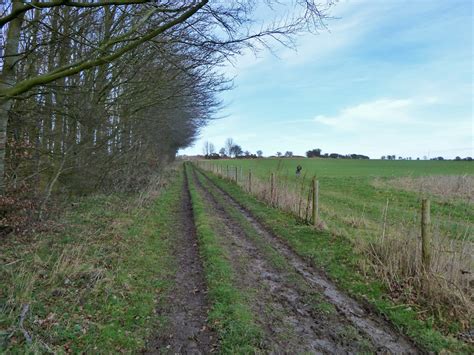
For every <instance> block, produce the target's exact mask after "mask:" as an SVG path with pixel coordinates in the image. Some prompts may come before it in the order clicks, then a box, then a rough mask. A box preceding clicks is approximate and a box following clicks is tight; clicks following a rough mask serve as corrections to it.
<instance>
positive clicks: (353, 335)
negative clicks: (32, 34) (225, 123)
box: [155, 170, 418, 354]
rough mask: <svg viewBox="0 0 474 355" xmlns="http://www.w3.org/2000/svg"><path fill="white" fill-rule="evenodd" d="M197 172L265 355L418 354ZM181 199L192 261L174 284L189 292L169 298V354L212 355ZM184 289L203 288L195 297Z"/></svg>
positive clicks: (186, 256)
mask: <svg viewBox="0 0 474 355" xmlns="http://www.w3.org/2000/svg"><path fill="white" fill-rule="evenodd" d="M198 174H200V173H199V172H197V171H196V170H193V173H192V174H190V176H189V177H188V178H189V180H192V181H193V182H194V184H195V186H196V187H197V190H198V192H199V194H200V195H201V196H202V197H203V198H204V200H205V201H206V204H207V206H208V208H209V210H208V213H210V214H212V215H213V216H214V220H213V222H214V225H213V228H214V231H215V232H216V234H217V235H218V236H219V243H220V244H221V247H222V248H223V249H224V250H225V251H226V254H227V255H229V262H230V263H231V264H232V267H233V269H234V270H235V273H236V275H238V278H237V281H236V282H237V284H238V285H237V286H238V287H239V288H240V289H242V290H243V292H244V293H245V294H246V295H247V297H248V304H249V305H251V308H252V311H253V313H254V314H255V317H256V319H257V322H258V324H259V325H260V327H261V328H262V329H263V331H264V333H265V334H264V341H263V344H262V345H261V347H262V351H263V352H265V353H308V352H309V353H338V354H342V353H360V352H382V353H387V352H389V353H417V352H418V350H417V349H416V348H415V347H414V346H413V345H412V344H411V342H410V341H408V340H407V339H406V338H404V337H403V336H401V335H400V334H398V333H397V332H396V331H395V330H394V329H393V328H392V327H391V326H390V325H389V324H388V323H387V322H385V321H384V320H382V319H380V318H378V317H376V316H375V315H373V314H371V313H370V312H368V311H367V310H366V309H365V308H364V307H361V306H360V305H359V304H358V303H357V302H356V301H354V300H353V299H351V298H349V297H348V296H346V295H344V294H343V293H341V292H339V291H338V290H337V288H336V287H335V286H334V285H333V284H332V283H331V282H330V281H329V280H327V279H326V278H325V277H324V276H323V275H322V274H321V273H319V272H318V271H317V270H316V269H314V268H312V267H311V266H310V265H308V264H307V263H306V262H305V261H303V260H302V259H301V258H300V257H299V256H298V255H296V254H295V253H294V252H293V251H292V250H291V249H290V248H289V247H288V246H286V245H285V244H284V243H283V242H282V241H281V240H280V239H279V238H277V237H276V236H274V235H272V234H271V233H270V232H269V231H267V230H266V229H265V228H264V227H263V226H262V225H261V224H260V223H259V222H258V221H257V220H256V219H255V218H254V217H253V216H252V215H251V214H250V213H249V212H248V211H246V210H245V209H244V208H242V207H241V206H240V205H238V204H237V203H236V202H235V201H234V200H233V199H232V197H231V196H229V195H228V194H227V193H226V192H224V191H222V190H221V189H219V188H218V187H217V186H216V185H214V184H213V183H212V181H210V180H209V179H207V178H204V180H203V181H204V183H201V182H200V181H199V179H198ZM201 179H203V177H202V176H201ZM183 194H184V195H185V196H184V198H183V201H184V202H183V209H184V210H185V212H183V213H184V214H183V223H184V230H183V231H182V232H183V233H184V234H186V235H188V236H187V237H186V238H181V242H180V247H179V248H178V249H184V251H181V252H180V253H178V255H177V256H178V260H182V261H183V262H184V261H186V260H192V261H191V262H184V263H181V265H183V268H182V270H180V272H179V273H178V275H177V280H176V281H177V283H182V284H184V285H185V286H184V288H183V287H182V286H180V287H178V292H176V294H175V299H174V300H170V302H174V304H175V305H176V309H175V311H173V312H170V313H169V314H166V315H167V316H168V317H169V318H170V319H171V320H172V322H174V323H175V325H174V327H172V328H171V329H170V331H171V332H170V335H171V337H170V335H168V336H167V337H165V339H170V341H169V345H168V346H170V347H168V349H169V350H170V351H171V352H173V353H176V352H178V353H190V352H191V353H207V352H210V351H211V350H213V349H214V345H215V344H213V341H212V339H215V338H214V337H213V336H212V333H210V332H209V331H208V330H207V328H206V327H204V326H205V312H204V311H202V310H203V309H207V308H206V307H207V303H206V298H205V291H204V290H205V284H204V282H203V277H202V268H201V267H200V266H198V264H199V259H198V256H197V245H196V241H195V233H194V228H193V225H192V223H193V222H192V221H193V219H192V214H190V208H189V207H188V204H189V192H188V190H186V191H184V192H183ZM186 211H187V212H186ZM236 214H237V215H238V218H236ZM185 219H187V221H184V220H185ZM189 221H191V222H189ZM189 223H191V225H189ZM180 254H181V255H180ZM186 285H187V286H188V287H192V288H195V289H197V290H199V292H198V295H197V296H196V297H192V296H191V297H190V294H189V293H187V292H186V290H185V289H186V288H187V287H186ZM198 309H201V311H199V310H198ZM189 322H190V323H191V326H189V324H188V323H189ZM182 329H184V330H185V331H182ZM199 329H204V330H205V331H204V332H201V331H200V330H199ZM173 332H174V334H173ZM190 335H191V336H190ZM190 339H191V340H190ZM165 343H166V341H163V337H162V338H161V341H157V342H155V349H156V348H161V349H163V345H165ZM165 348H166V346H165Z"/></svg>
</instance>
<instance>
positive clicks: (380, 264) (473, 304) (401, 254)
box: [357, 225, 474, 327]
mask: <svg viewBox="0 0 474 355" xmlns="http://www.w3.org/2000/svg"><path fill="white" fill-rule="evenodd" d="M432 231H433V239H432V243H431V253H432V258H431V265H430V269H429V270H425V268H424V267H423V266H422V262H421V241H420V236H419V233H420V232H419V230H418V228H417V227H416V226H413V225H412V226H403V225H399V226H397V228H396V229H395V228H394V229H391V230H390V231H388V232H386V233H385V234H383V233H380V236H379V237H378V238H376V239H375V240H372V241H369V240H367V239H360V240H359V241H358V245H357V247H358V248H360V250H361V251H362V252H363V253H364V254H365V255H367V256H368V257H369V258H368V259H367V264H368V266H369V267H370V268H372V269H373V271H374V272H375V273H376V274H377V275H379V277H381V278H382V279H383V281H384V283H385V284H386V285H387V286H388V288H389V289H390V291H391V295H392V297H393V298H394V299H399V301H401V302H403V303H408V304H424V305H426V306H428V307H429V308H430V309H431V310H432V311H434V312H436V313H438V314H441V313H446V312H444V311H445V310H449V311H448V312H447V313H448V314H449V315H451V316H453V317H455V318H456V319H459V320H461V322H462V323H463V324H465V326H466V327H467V325H466V324H468V323H469V321H470V320H471V319H472V317H473V316H474V277H473V276H474V275H473V273H472V270H473V255H474V248H473V244H472V243H471V242H469V241H468V240H467V239H468V231H466V234H465V235H464V236H463V237H462V238H460V239H451V238H446V237H444V236H443V234H442V233H441V231H440V228H439V226H436V225H435V226H433V228H432ZM441 308H444V310H443V309H441Z"/></svg>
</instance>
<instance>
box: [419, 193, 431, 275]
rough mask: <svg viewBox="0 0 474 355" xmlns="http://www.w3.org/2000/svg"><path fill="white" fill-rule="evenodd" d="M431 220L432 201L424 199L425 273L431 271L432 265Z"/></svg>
mask: <svg viewBox="0 0 474 355" xmlns="http://www.w3.org/2000/svg"><path fill="white" fill-rule="evenodd" d="M430 229H431V219H430V200H429V199H427V198H424V199H423V200H422V202H421V262H422V266H423V269H424V270H425V271H430V264H431V250H430V247H431V230H430Z"/></svg>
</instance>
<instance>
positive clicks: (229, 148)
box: [224, 138, 235, 157]
mask: <svg viewBox="0 0 474 355" xmlns="http://www.w3.org/2000/svg"><path fill="white" fill-rule="evenodd" d="M234 145H235V143H234V140H233V139H232V138H227V139H226V141H225V143H224V146H225V151H226V153H227V155H228V156H229V157H231V156H232V148H233V147H234Z"/></svg>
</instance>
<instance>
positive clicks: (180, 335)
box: [145, 177, 217, 354]
mask: <svg viewBox="0 0 474 355" xmlns="http://www.w3.org/2000/svg"><path fill="white" fill-rule="evenodd" d="M173 237H174V243H175V245H174V257H175V260H176V263H177V265H178V270H177V272H176V275H175V280H174V284H175V287H174V289H173V290H172V291H171V292H170V295H169V296H168V297H169V299H168V300H167V302H165V304H166V305H167V308H166V309H159V310H157V313H158V314H159V315H161V316H163V317H165V318H166V319H168V323H167V324H166V329H165V331H164V332H161V333H160V334H159V335H158V336H157V337H155V338H152V339H151V340H150V341H149V343H148V346H147V350H146V351H145V353H146V354H163V353H165V354H166V353H169V354H208V353H211V352H213V351H215V349H216V347H217V344H216V343H217V338H216V335H215V334H214V333H213V332H212V331H211V330H210V329H209V328H208V327H207V313H208V310H209V304H208V301H207V296H206V290H207V287H206V283H205V280H204V274H203V269H202V264H201V260H200V258H199V254H198V246H197V238H196V230H195V225H194V218H193V212H192V205H191V197H190V194H189V190H188V182H187V177H186V179H185V181H184V185H183V192H182V201H181V208H180V211H178V212H177V223H176V230H175V234H174V236H173Z"/></svg>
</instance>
